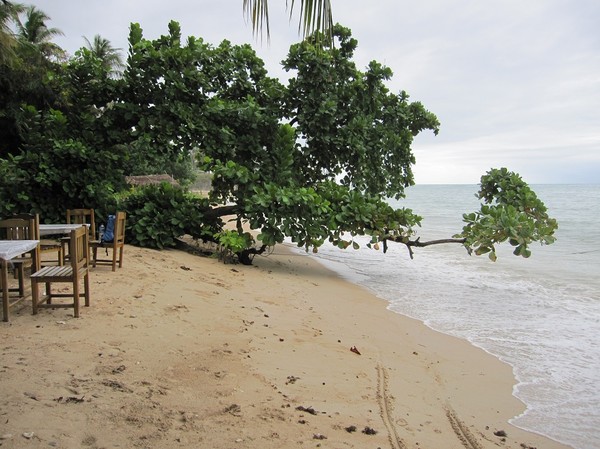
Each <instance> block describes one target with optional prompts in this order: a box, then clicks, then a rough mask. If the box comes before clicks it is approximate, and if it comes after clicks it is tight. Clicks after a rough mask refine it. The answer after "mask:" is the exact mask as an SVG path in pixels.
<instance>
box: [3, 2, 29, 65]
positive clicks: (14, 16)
mask: <svg viewBox="0 0 600 449" xmlns="http://www.w3.org/2000/svg"><path fill="white" fill-rule="evenodd" d="M24 10H25V7H24V6H23V5H21V4H19V3H12V2H9V1H7V0H2V2H1V3H0V63H2V64H8V63H9V62H10V61H11V60H12V59H13V58H14V55H15V52H14V49H15V47H16V46H17V39H16V37H15V33H14V32H13V31H12V29H11V25H13V24H17V23H18V22H19V14H20V13H21V12H23V11H24Z"/></svg>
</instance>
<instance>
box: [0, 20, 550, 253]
mask: <svg viewBox="0 0 600 449" xmlns="http://www.w3.org/2000/svg"><path fill="white" fill-rule="evenodd" d="M0 12H1V10H0ZM332 36H333V37H334V39H335V40H336V45H335V46H331V47H328V48H323V47H322V45H321V43H322V39H323V36H320V35H319V34H318V33H317V34H316V35H314V36H311V37H310V38H308V39H306V40H304V41H303V42H301V43H298V44H294V45H292V46H291V48H290V51H289V54H288V56H287V58H286V59H285V60H284V61H283V63H282V64H283V68H284V69H285V70H287V71H288V72H290V77H289V80H288V81H287V85H285V86H284V85H283V84H282V83H281V82H280V81H278V80H277V79H274V78H272V77H270V76H268V74H267V71H266V70H265V67H264V63H263V61H262V60H261V59H260V58H258V56H257V55H256V53H255V51H254V50H253V49H252V48H251V47H250V46H249V45H232V44H231V43H230V42H228V41H223V42H222V43H221V44H219V45H218V46H212V45H210V44H208V43H206V42H204V41H203V40H202V39H200V38H195V37H189V38H187V39H186V40H185V42H183V41H182V38H181V29H180V27H179V24H178V23H177V22H170V23H169V27H168V33H167V34H166V35H163V36H160V37H159V38H157V39H154V40H149V39H145V38H144V37H143V32H142V29H141V27H140V26H139V25H138V24H132V25H131V27H130V34H129V55H128V58H127V63H126V66H125V67H124V70H123V73H122V76H118V77H116V76H114V71H113V69H114V66H111V64H107V61H106V58H104V57H103V56H102V53H101V52H99V51H96V50H98V49H94V48H92V49H89V48H81V49H80V50H79V51H77V52H76V54H75V55H74V56H73V57H72V58H70V59H69V60H68V61H65V62H59V61H56V60H52V61H51V60H50V59H49V58H48V56H47V54H46V53H31V52H30V50H31V48H32V47H17V51H16V59H14V60H13V61H12V63H11V65H10V66H6V68H7V70H5V71H2V72H0V87H3V88H4V87H6V88H8V90H0V122H2V123H1V124H2V125H4V126H2V127H1V128H0V129H2V134H0V175H2V178H1V179H0V195H1V196H2V202H1V203H0V213H12V212H25V211H35V212H38V213H40V215H41V216H42V219H43V220H45V221H54V220H58V219H60V218H61V217H62V215H63V214H64V210H65V209H66V208H73V207H93V208H95V209H96V210H98V211H99V215H100V216H103V215H105V214H106V213H108V212H114V210H115V209H116V208H119V209H124V210H126V211H127V212H128V215H129V218H128V223H129V227H130V228H129V236H130V237H128V241H130V242H132V243H135V244H138V245H143V246H149V247H154V248H164V247H170V246H173V245H174V244H175V240H176V238H177V237H179V236H181V235H183V234H190V235H192V236H194V237H198V238H202V239H205V240H214V241H218V242H220V244H221V245H222V246H224V247H225V248H227V250H228V251H231V252H232V253H235V254H236V255H237V256H238V258H239V259H240V261H242V262H246V263H249V262H251V257H249V256H250V255H252V254H258V253H260V252H262V251H264V250H265V249H266V248H268V247H270V246H273V245H275V244H277V243H281V242H282V241H283V240H284V238H286V237H287V238H290V239H291V240H292V241H293V242H294V243H296V244H297V245H298V246H299V247H303V248H306V249H307V250H313V251H317V250H318V248H319V247H320V246H321V245H323V244H324V243H325V242H331V243H332V244H334V245H336V246H338V247H340V248H348V247H353V248H357V247H358V243H357V242H356V240H355V238H354V237H355V236H358V235H367V236H370V243H369V244H368V245H369V246H371V247H373V248H378V247H379V244H380V243H383V246H384V250H385V248H386V247H387V243H388V242H392V241H393V242H399V243H402V244H405V245H407V247H409V249H411V248H412V247H413V246H426V245H427V244H431V242H420V241H419V239H418V238H416V239H415V238H414V237H415V228H416V227H417V226H418V225H419V223H420V220H421V217H418V216H416V215H414V214H413V213H412V211H411V210H409V209H397V210H396V209H394V208H392V207H391V206H389V204H388V203H387V202H386V201H385V200H386V198H390V197H391V198H396V199H399V198H402V197H403V195H404V188H405V187H406V186H409V185H412V184H413V183H414V177H413V173H412V165H413V164H414V163H415V158H414V156H413V154H412V150H411V146H412V143H413V139H414V138H415V136H417V135H418V134H419V133H421V132H423V131H425V130H430V131H432V132H434V133H437V131H438V128H439V122H438V120H437V117H436V116H435V115H434V114H432V113H431V112H429V111H427V110H426V109H425V107H424V106H423V105H422V104H421V103H419V102H412V101H410V99H409V96H408V94H407V93H406V92H403V91H401V92H399V93H393V92H390V90H389V89H388V87H387V86H386V83H387V82H388V81H389V79H390V78H391V77H392V71H391V69H389V68H388V67H385V66H383V65H381V64H379V63H378V62H376V61H372V62H370V63H369V64H368V66H367V67H366V68H365V69H364V70H359V69H358V68H357V67H356V65H355V63H354V62H353V57H354V52H355V50H356V48H357V41H356V40H355V39H353V38H352V35H351V33H350V30H348V29H347V28H343V27H341V26H339V25H336V26H335V27H333V28H332ZM97 43H98V45H99V46H101V47H102V48H104V49H106V50H110V49H112V47H110V45H109V43H108V42H106V41H103V40H102V41H100V40H98V42H97ZM100 44H102V45H100ZM36 55H37V56H40V55H41V56H43V58H42V60H43V64H37V63H36V62H35V61H36V57H37V56H36ZM23 81H25V82H23ZM196 159H197V161H198V162H199V168H200V169H201V170H203V171H205V172H206V173H211V174H212V182H211V187H212V190H211V192H210V197H209V198H208V199H199V198H197V197H194V196H192V195H190V194H187V193H186V192H185V191H184V190H182V189H179V188H174V187H172V186H169V185H162V186H158V187H146V188H142V189H135V190H133V191H130V192H126V193H122V192H124V191H125V189H126V186H125V182H124V177H125V175H136V174H151V173H164V172H165V171H168V172H170V173H171V174H175V175H177V177H178V178H179V179H180V180H182V178H183V181H184V183H185V182H186V181H189V180H191V179H192V177H193V171H192V169H191V165H192V162H193V161H194V160H196ZM115 194H116V195H117V196H116V197H115ZM480 195H481V198H482V199H484V200H485V201H486V204H485V205H483V206H482V208H481V210H480V211H479V212H476V213H474V214H470V215H465V220H466V222H467V225H466V226H465V228H464V229H463V233H462V234H460V235H458V236H456V237H455V238H454V239H448V240H446V241H452V242H455V243H462V244H464V245H466V247H467V248H468V249H469V250H470V251H472V252H473V253H474V254H484V253H489V254H490V257H491V258H492V259H494V258H495V245H496V244H498V243H501V242H503V241H505V240H508V241H509V242H510V243H511V244H513V245H514V246H515V247H516V248H515V254H517V255H522V256H525V257H527V256H528V255H529V246H528V245H529V244H530V243H531V242H532V241H536V240H537V241H542V242H543V243H551V242H552V241H553V232H554V230H555V229H556V223H555V222H554V221H553V220H552V219H550V218H549V217H548V216H547V215H545V212H546V211H545V207H544V206H543V204H542V203H541V202H540V201H539V200H538V199H537V198H536V197H535V194H533V192H532V191H531V190H530V189H529V187H527V185H526V184H525V183H524V182H522V180H520V178H519V177H518V176H517V175H514V174H511V173H509V172H508V171H506V170H505V169H503V170H500V171H494V170H493V171H492V172H489V173H488V175H486V176H484V177H483V178H482V191H481V193H480ZM229 216H231V217H233V220H234V221H236V223H237V228H236V229H235V230H228V231H223V222H222V218H221V217H229ZM248 227H249V228H250V231H255V232H253V233H252V234H250V233H248ZM254 234H255V235H256V240H257V242H259V245H260V246H259V247H258V248H255V247H254V246H253V245H254V244H255V243H256V242H255V241H254V238H253V237H252V235H254ZM411 255H412V252H411Z"/></svg>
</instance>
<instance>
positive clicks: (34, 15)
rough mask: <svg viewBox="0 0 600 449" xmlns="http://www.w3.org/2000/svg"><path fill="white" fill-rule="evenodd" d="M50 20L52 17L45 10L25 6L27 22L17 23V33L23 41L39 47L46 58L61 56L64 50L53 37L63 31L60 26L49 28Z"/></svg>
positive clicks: (60, 34) (61, 33) (36, 47)
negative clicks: (48, 22) (53, 40)
mask: <svg viewBox="0 0 600 449" xmlns="http://www.w3.org/2000/svg"><path fill="white" fill-rule="evenodd" d="M48 20H50V17H48V15H46V13H45V12H43V11H41V10H39V9H37V8H36V7H35V6H28V7H27V8H25V22H21V21H19V23H18V24H17V28H18V32H17V35H18V38H19V40H20V41H21V43H23V44H25V45H28V46H30V47H33V48H35V49H37V50H38V51H39V53H40V54H41V55H42V56H43V57H44V58H50V57H52V56H54V57H60V56H62V55H64V51H63V49H62V48H60V47H59V46H58V45H57V44H55V43H54V42H52V39H53V38H54V37H56V36H62V35H63V32H62V31H60V30H59V29H58V28H48V26H47V25H46V21H48Z"/></svg>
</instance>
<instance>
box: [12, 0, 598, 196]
mask: <svg viewBox="0 0 600 449" xmlns="http://www.w3.org/2000/svg"><path fill="white" fill-rule="evenodd" d="M21 1H22V2H23V3H25V4H33V5H35V6H37V7H38V8H39V9H41V10H43V11H44V12H46V14H47V15H49V16H50V18H51V21H50V22H49V23H48V25H49V26H52V27H56V28H59V29H60V30H62V31H63V32H64V36H62V37H59V38H57V39H56V40H55V42H56V43H57V44H59V45H60V46H61V47H62V48H64V49H65V50H67V51H68V52H69V53H71V54H72V53H73V52H75V50H77V49H78V48H80V47H81V46H83V45H84V44H85V41H84V39H83V37H84V36H85V37H87V38H88V39H90V40H92V39H93V37H94V35H96V34H100V35H101V36H102V37H104V38H106V39H108V40H110V41H111V43H112V44H113V46H115V47H118V48H122V49H123V54H124V55H126V53H127V36H128V30H129V24H130V23H131V22H137V23H139V24H140V25H141V27H142V29H143V30H144V37H146V38H149V39H154V38H157V37H159V36H160V35H162V34H167V32H168V28H167V25H168V22H169V21H170V20H171V19H173V20H176V21H178V22H179V23H180V24H181V27H182V32H183V34H184V35H185V36H188V35H193V36H197V37H202V38H203V39H204V40H205V41H207V42H209V43H212V44H214V45H218V44H219V43H220V42H221V41H222V40H223V39H228V40H230V41H231V42H233V43H236V44H237V43H245V42H248V43H251V44H253V46H254V47H255V48H256V50H257V53H258V55H259V56H260V57H262V58H263V60H264V61H265V63H266V65H267V68H268V69H269V72H270V74H271V76H276V77H282V78H285V73H284V72H283V70H282V69H281V68H280V64H279V62H280V61H281V60H282V59H283V58H284V57H285V56H286V53H287V49H288V48H289V46H290V44H292V43H294V42H296V41H297V40H298V39H299V38H298V34H297V21H296V20H297V16H295V17H294V19H293V20H294V21H293V22H292V23H291V24H290V23H289V22H288V16H287V13H286V11H285V1H284V0H271V1H270V15H271V41H270V44H267V43H266V42H265V41H263V42H262V43H261V40H260V39H255V38H254V37H253V35H252V27H251V25H250V24H248V23H246V21H245V19H244V16H243V14H242V0H213V1H207V0H168V1H161V2H158V1H156V2H155V1H147V0H145V1H142V0H103V1H100V0H85V1H82V0H30V1H27V0H21ZM332 4H333V14H334V21H335V22H339V23H341V24H342V25H344V26H346V27H348V28H350V29H351V30H352V33H353V36H354V37H355V38H356V39H358V42H359V46H358V51H357V53H356V62H357V65H358V67H359V68H360V69H364V68H365V67H366V65H367V64H368V62H369V61H371V60H377V61H379V62H381V63H383V64H385V65H387V66H388V67H390V68H391V69H392V70H393V71H394V77H393V79H392V80H391V82H390V84H389V85H390V88H391V89H392V91H394V92H399V91H400V90H406V91H407V92H408V93H409V95H410V97H411V99H412V100H413V101H420V102H422V103H423V104H424V105H425V107H426V108H427V109H429V110H430V111H432V112H433V113H435V114H436V115H437V116H438V118H439V120H440V122H441V124H442V125H441V130H440V133H439V135H438V136H433V134H431V133H426V134H422V135H420V136H418V137H417V139H416V141H415V144H414V146H413V149H414V152H415V155H416V158H417V165H416V166H415V168H414V171H415V177H416V182H417V183H421V184H432V183H433V184H440V183H441V184H444V183H461V184H472V183H477V182H479V177H480V176H481V175H482V174H483V173H484V172H485V171H487V170H489V169H490V168H492V167H508V168H509V169H511V170H513V171H516V172H518V173H520V174H521V175H522V176H523V178H524V179H525V181H526V182H529V183H532V184H539V183H599V182H600V27H599V25H598V24H599V23H600V1H599V0H526V1H524V0H489V1H481V0H453V1H449V0H428V1H422V2H415V1H409V0H376V1H371V2H365V1H364V0H360V1H359V0H332Z"/></svg>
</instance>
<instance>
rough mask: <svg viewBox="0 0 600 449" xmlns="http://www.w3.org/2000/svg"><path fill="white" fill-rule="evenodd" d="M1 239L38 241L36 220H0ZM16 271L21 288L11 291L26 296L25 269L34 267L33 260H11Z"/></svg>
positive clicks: (28, 258)
mask: <svg viewBox="0 0 600 449" xmlns="http://www.w3.org/2000/svg"><path fill="white" fill-rule="evenodd" d="M0 239H3V240H37V238H36V237H35V220H34V219H31V220H26V219H22V218H8V219H5V220H0ZM10 262H11V264H12V265H13V267H14V269H15V277H17V278H18V279H19V287H18V288H14V289H9V291H15V292H18V293H19V296H21V297H22V296H25V269H26V268H28V267H31V266H32V262H33V261H32V258H31V257H28V256H25V255H24V256H21V257H15V258H13V259H11V261H10Z"/></svg>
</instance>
